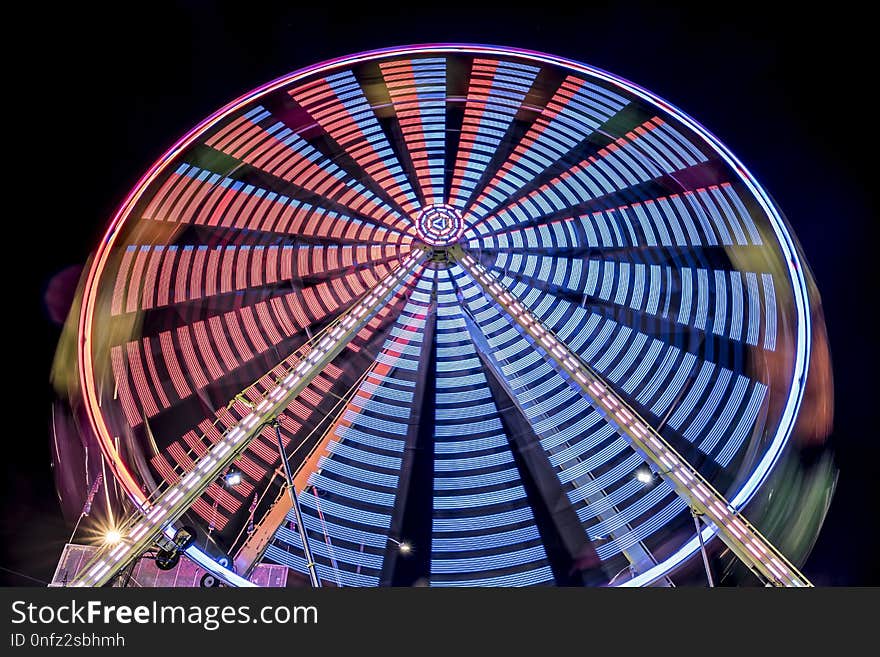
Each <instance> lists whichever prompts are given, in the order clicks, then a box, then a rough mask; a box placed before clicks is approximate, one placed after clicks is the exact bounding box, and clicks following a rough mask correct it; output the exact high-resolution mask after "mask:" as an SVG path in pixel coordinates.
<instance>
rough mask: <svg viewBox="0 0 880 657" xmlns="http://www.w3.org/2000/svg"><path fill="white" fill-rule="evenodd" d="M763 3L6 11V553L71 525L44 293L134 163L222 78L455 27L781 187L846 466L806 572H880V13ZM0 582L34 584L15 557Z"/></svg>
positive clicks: (53, 557)
mask: <svg viewBox="0 0 880 657" xmlns="http://www.w3.org/2000/svg"><path fill="white" fill-rule="evenodd" d="M37 4H39V5H40V6H36V5H37ZM119 4H123V3H119ZM771 4H772V3H763V4H759V5H754V6H749V5H747V4H743V3H704V4H702V5H694V6H692V7H689V8H688V7H679V8H668V7H667V8H659V7H658V8H655V7H652V6H650V5H647V6H642V5H640V4H639V3H636V2H625V3H619V4H617V3H605V4H602V3H599V4H587V3H583V2H578V3H577V5H578V7H579V8H578V9H577V10H571V11H562V10H552V11H551V9H550V3H547V2H537V3H532V4H531V5H530V6H528V7H527V8H515V7H509V6H506V7H497V8H489V7H476V6H474V5H473V4H469V5H463V6H452V5H450V4H445V5H442V6H439V7H436V6H435V7H430V6H428V5H425V4H419V5H418V6H409V7H405V8H404V7H396V6H392V5H390V4H383V3H364V4H361V5H360V6H359V7H358V8H357V9H355V10H349V11H346V10H343V9H332V8H329V7H331V5H332V3H329V2H326V0H324V1H323V2H322V1H320V0H319V1H317V2H312V3H311V6H310V7H308V8H303V7H297V6H294V5H293V4H292V3H291V4H288V5H287V6H270V5H267V4H263V3H260V2H252V1H249V2H239V3H234V4H228V5H227V4H223V3H219V4H218V3H207V2H191V3H176V4H171V5H160V4H158V3H148V4H146V3H145V5H144V6H143V7H141V8H139V9H136V10H135V9H132V8H131V7H128V8H126V9H125V11H124V12H123V10H121V9H109V10H107V9H101V10H98V9H90V8H88V7H84V6H81V5H79V4H77V3H74V6H73V7H66V8H63V9H56V8H54V7H52V4H51V3H45V4H43V3H34V5H35V6H34V7H32V8H30V10H29V11H30V12H31V15H29V16H27V17H26V18H25V17H22V18H18V19H15V20H6V19H4V22H5V23H6V25H7V30H8V31H11V32H13V33H17V34H16V36H18V37H20V45H18V46H16V47H15V50H14V52H12V53H10V54H8V55H7V56H6V61H5V62H4V64H5V66H4V73H5V74H6V75H5V84H4V86H5V87H6V92H5V94H4V96H5V102H4V105H5V108H6V110H7V111H6V114H7V117H6V119H4V125H3V131H2V133H3V135H4V136H3V149H4V154H5V159H6V162H7V166H6V167H5V168H6V169H7V170H6V173H5V174H4V177H5V180H4V182H5V184H4V185H3V188H2V193H3V194H4V196H5V202H4V210H5V211H4V217H3V229H4V235H5V239H4V243H3V249H4V255H5V258H4V260H5V263H6V268H7V273H6V289H7V291H8V292H9V293H10V296H9V297H7V302H6V304H5V306H6V307H5V309H4V312H3V324H4V327H5V329H6V330H5V331H4V334H5V339H4V342H5V354H6V358H5V362H4V364H5V368H4V370H5V371H4V374H5V381H6V386H5V387H6V394H5V395H4V396H3V398H2V399H3V406H4V408H3V416H4V417H6V418H9V419H11V422H9V421H7V424H6V426H5V431H3V432H2V434H0V436H2V438H0V440H2V444H3V453H2V454H3V460H4V461H5V463H4V466H5V471H6V475H5V477H4V480H3V486H4V488H5V491H4V493H3V498H2V499H3V506H4V509H3V511H2V516H0V517H2V524H3V534H2V536H0V567H2V568H4V569H12V570H15V571H19V572H22V573H24V574H27V575H30V576H32V577H35V578H37V579H42V580H48V579H49V578H50V577H51V574H52V571H53V568H54V565H55V562H56V561H57V558H58V554H59V550H60V547H61V545H62V544H63V542H64V540H65V539H66V537H67V535H68V534H69V528H66V527H65V526H64V524H63V521H62V519H61V515H60V511H59V508H58V504H57V501H56V497H55V493H54V486H53V483H52V476H51V470H50V452H49V440H50V437H49V428H48V424H49V404H50V400H51V394H50V388H49V384H48V378H49V368H50V365H51V360H52V356H53V353H54V349H55V344H56V342H57V339H58V334H59V329H58V327H57V326H56V325H54V324H52V322H50V321H49V319H48V315H47V312H46V310H45V305H44V301H43V298H44V294H45V290H46V285H47V282H48V281H49V279H50V278H51V277H52V276H53V275H54V274H56V273H57V272H58V271H60V270H62V269H64V268H65V267H66V266H68V265H72V264H77V263H83V262H84V261H85V259H86V257H87V256H88V254H89V252H90V250H91V249H92V248H93V246H94V245H95V244H96V243H97V241H98V239H99V238H100V235H101V233H102V232H103V229H104V227H105V225H106V223H107V222H108V221H109V218H110V217H111V216H112V214H113V212H114V211H115V209H116V206H117V205H118V204H119V203H120V202H121V200H122V199H123V198H124V196H125V195H126V194H127V193H128V191H129V189H130V188H131V187H132V186H133V185H134V183H135V182H136V180H137V179H138V178H139V177H140V175H141V174H142V173H143V171H144V170H146V169H147V168H148V167H149V165H150V164H151V163H152V162H153V161H154V160H155V159H156V158H157V157H159V156H160V155H161V154H162V153H163V152H164V150H165V149H166V148H168V147H169V146H170V145H171V144H172V143H173V142H174V141H176V139H177V138H178V137H179V136H180V135H182V134H183V133H184V132H186V131H187V130H188V129H189V128H191V127H192V126H193V125H195V124H196V123H197V122H198V121H199V120H201V119H202V118H204V117H205V116H206V115H208V114H209V113H211V112H212V111H214V110H215V109H217V108H218V107H220V106H221V105H223V104H225V103H226V102H228V101H229V100H231V99H233V98H234V97H237V96H238V95H240V94H241V93H243V92H245V91H248V90H250V89H252V88H254V87H256V86H258V85H259V84H261V83H263V82H265V81H267V80H269V79H272V78H275V77H277V76H279V75H282V74H284V73H287V72H289V71H292V70H295V69H297V68H301V67H303V66H306V65H309V64H312V63H315V62H318V61H321V60H325V59H328V58H331V57H335V56H339V55H344V54H348V53H353V52H357V51H360V50H365V49H370V48H378V47H384V46H390V45H400V44H408V43H424V42H439V41H446V42H470V43H490V44H499V45H510V46H518V47H523V48H531V49H536V50H541V51H545V52H548V53H552V54H558V55H562V56H566V57H570V58H572V59H576V60H580V61H584V62H587V63H589V64H592V65H595V66H598V67H600V68H604V69H607V70H609V71H612V72H614V73H616V74H618V75H621V76H623V77H625V78H628V79H630V80H632V81H634V82H636V83H638V84H640V85H642V86H644V87H646V88H648V89H650V90H651V91H653V92H655V93H657V94H659V95H660V96H661V97H664V98H667V99H669V100H670V101H671V102H673V103H674V104H675V105H677V106H678V107H680V108H682V109H683V110H684V111H685V112H687V113H689V114H690V115H691V116H694V117H695V118H697V119H698V120H699V121H700V122H702V123H703V124H704V125H705V126H706V127H707V128H708V129H709V130H710V131H712V132H713V133H715V134H716V135H718V136H719V137H720V138H721V140H722V141H723V142H724V143H725V144H727V146H729V147H730V148H731V150H733V152H734V153H736V154H737V156H738V157H739V158H740V159H742V160H743V161H744V162H745V163H746V165H747V166H748V167H749V168H750V169H751V171H752V172H753V173H754V174H755V176H756V177H757V178H758V180H760V181H761V182H762V183H763V184H764V186H765V187H766V188H767V190H768V191H769V192H770V193H771V195H772V196H773V197H774V198H775V199H776V201H777V202H778V203H779V205H780V206H781V207H782V208H783V210H784V212H785V213H786V216H787V217H788V219H789V221H790V223H791V224H792V226H793V227H794V230H795V232H796V234H797V236H798V238H799V240H800V242H801V244H802V246H803V248H804V250H805V252H806V255H807V259H808V261H809V263H810V265H811V267H812V269H813V272H814V274H815V277H816V280H817V283H818V285H819V289H820V291H821V293H822V299H823V302H824V306H825V313H826V321H827V325H828V333H829V338H830V342H831V351H832V358H833V362H834V374H835V401H836V409H835V430H834V435H833V443H834V446H835V452H836V457H837V462H838V465H839V467H840V480H839V484H838V491H837V495H836V496H835V499H834V502H833V504H832V507H831V512H830V515H829V517H828V519H827V521H826V524H825V527H824V529H823V532H822V534H821V535H820V538H819V541H818V543H817V545H816V548H815V550H814V552H813V554H812V556H811V557H810V559H809V561H808V562H807V564H806V566H805V572H806V574H807V575H808V576H809V577H810V578H812V579H813V581H814V582H815V583H817V584H832V585H864V584H874V585H876V584H880V574H878V568H877V566H876V554H875V551H876V548H877V541H876V538H877V534H878V532H877V529H876V523H877V521H878V519H880V514H878V512H877V502H878V500H880V495H878V494H877V489H878V485H880V482H878V481H877V479H878V477H877V471H878V468H880V463H878V458H877V457H878V449H877V442H878V432H877V429H876V421H875V418H876V417H877V415H878V409H877V404H876V401H875V399H874V397H875V396H876V391H877V387H876V372H877V370H876V368H875V367H874V364H875V362H876V358H874V354H875V353H876V338H875V335H876V330H875V324H874V323H873V321H872V316H873V314H874V310H873V309H874V307H875V303H876V299H877V293H876V283H877V276H876V273H875V267H874V265H875V262H874V259H875V258H876V255H875V254H874V253H872V251H873V250H874V248H875V245H874V243H873V241H872V240H871V238H870V237H869V223H874V219H875V214H874V211H873V207H871V206H872V202H873V199H872V198H870V196H872V195H871V194H870V192H869V182H868V181H869V180H871V179H873V178H874V176H875V168H876V161H875V160H874V157H875V154H876V152H877V139H876V132H877V129H878V128H877V123H876V113H877V108H876V106H875V104H874V103H873V102H872V101H871V100H869V96H870V95H871V93H872V92H874V86H875V85H876V78H877V73H876V70H875V69H874V65H875V63H876V59H877V57H876V40H877V37H876V35H873V34H871V33H870V28H871V25H872V21H871V20H869V18H868V17H867V16H863V15H860V13H859V10H858V9H857V8H855V7H847V6H846V5H845V4H843V3H839V2H838V3H832V4H830V5H827V6H823V11H822V12H821V13H812V12H810V11H808V10H806V9H798V10H792V11H784V10H781V9H780V10H771V9H770V7H771ZM785 4H788V3H785ZM805 6H806V5H802V7H805ZM871 191H873V189H872V190H871ZM874 231H876V228H875V229H874ZM874 231H872V232H874ZM869 335H870V336H871V337H872V338H874V339H873V340H872V341H871V343H870V344H869V340H868V336H869ZM0 582H6V583H8V584H13V585H27V584H29V583H30V584H33V583H34V582H32V581H30V580H27V579H25V578H23V577H20V576H18V575H13V574H11V573H10V572H8V571H7V570H0Z"/></svg>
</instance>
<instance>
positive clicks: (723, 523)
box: [449, 246, 812, 586]
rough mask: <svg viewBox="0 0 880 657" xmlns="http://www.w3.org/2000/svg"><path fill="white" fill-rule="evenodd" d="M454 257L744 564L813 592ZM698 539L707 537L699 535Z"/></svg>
mask: <svg viewBox="0 0 880 657" xmlns="http://www.w3.org/2000/svg"><path fill="white" fill-rule="evenodd" d="M449 256H450V257H451V259H453V260H454V261H456V262H457V263H458V264H459V265H460V266H461V267H462V268H463V269H464V270H465V271H466V272H467V273H468V274H469V275H470V276H471V278H473V280H474V281H475V282H476V283H477V284H478V285H479V287H480V288H482V290H483V292H484V293H485V294H487V295H488V296H489V297H491V298H492V299H493V300H494V301H495V302H496V303H497V304H498V305H499V306H500V307H501V309H502V310H503V311H504V312H505V313H506V314H507V315H508V316H509V317H510V318H511V319H512V320H513V321H514V322H515V323H516V324H517V325H518V326H519V327H520V328H521V329H522V331H523V332H524V333H525V334H526V335H527V336H528V337H529V338H530V339H531V340H532V342H533V343H534V344H535V346H536V347H537V348H539V350H540V351H541V352H543V354H544V357H545V358H547V359H548V360H550V361H551V363H552V364H554V366H555V367H556V369H557V370H558V371H559V372H560V373H562V374H563V375H564V376H565V377H566V378H568V379H569V380H570V381H571V382H572V383H573V384H574V385H575V386H576V387H577V388H579V389H580V390H581V392H582V393H583V394H584V395H585V396H586V397H588V399H589V400H590V402H591V403H592V404H593V406H594V407H595V408H596V409H597V410H599V411H600V412H601V413H603V414H604V415H605V418H606V419H607V420H608V421H609V422H611V423H612V424H614V425H615V426H616V427H617V428H618V430H619V432H620V435H621V436H622V437H623V438H624V439H626V440H627V441H628V442H629V443H630V445H631V446H632V448H633V449H634V450H635V451H636V452H637V453H639V454H640V455H641V456H643V457H644V458H645V459H646V460H647V461H649V462H651V463H652V464H653V465H654V466H655V467H656V468H657V471H658V472H659V473H660V474H661V475H662V476H665V477H666V479H667V480H668V481H669V483H670V484H671V485H672V486H673V488H674V489H675V491H676V493H677V494H678V495H679V497H681V498H682V499H683V500H685V502H687V504H688V506H689V507H691V508H693V509H695V511H696V512H697V513H698V514H700V515H702V516H704V518H705V519H706V520H707V522H709V523H712V524H713V525H714V526H715V528H716V529H717V532H718V536H719V537H720V538H721V540H722V541H724V543H725V544H726V545H727V546H728V547H729V548H730V549H731V551H732V552H733V553H734V554H735V555H736V556H737V557H738V558H739V559H740V560H741V561H742V562H743V563H745V564H746V565H747V566H748V567H749V568H751V569H752V570H753V571H754V572H755V573H756V574H758V575H759V576H760V577H761V578H762V579H764V580H766V581H768V582H770V583H772V584H773V585H774V586H812V584H811V583H810V581H809V580H808V579H807V578H806V577H804V575H802V574H801V573H800V571H798V569H797V568H796V567H795V566H794V565H793V564H792V563H791V562H789V561H788V559H787V558H786V557H785V555H783V554H782V553H781V552H780V551H779V550H777V549H776V548H775V547H774V546H773V545H772V544H771V543H770V541H768V540H767V539H766V538H764V536H762V535H761V533H760V532H759V531H758V530H757V529H756V528H755V527H754V526H753V525H751V524H750V523H749V521H748V520H746V519H745V517H743V515H742V514H741V513H740V512H739V511H738V510H737V509H735V508H734V507H733V506H732V505H731V504H730V503H729V502H728V501H727V500H726V499H725V498H724V496H723V495H722V494H721V493H719V492H718V491H717V490H715V488H713V487H712V485H711V484H710V483H709V482H708V481H707V480H706V479H705V478H704V477H703V476H702V475H701V474H700V473H699V472H698V471H697V469H696V468H694V467H693V466H691V465H690V464H689V463H688V462H687V461H686V460H685V459H684V458H683V457H682V456H681V455H680V454H679V453H678V452H677V451H676V450H675V449H674V448H673V447H672V446H671V445H670V444H669V443H668V442H667V441H666V440H665V439H664V438H663V437H662V436H661V435H660V434H659V433H658V432H657V430H656V429H654V428H653V427H652V426H651V425H650V424H648V422H646V421H645V420H644V419H643V418H642V417H640V416H639V414H638V413H637V412H636V411H635V410H634V409H633V408H632V407H631V406H629V404H627V403H626V401H625V400H624V399H623V398H622V397H620V395H618V394H617V392H616V391H615V390H614V389H613V388H612V387H611V385H610V384H608V383H606V382H605V380H604V379H603V378H602V377H600V376H599V375H598V374H596V373H595V372H594V371H593V370H592V369H591V368H590V367H589V366H588V365H587V364H586V363H584V362H583V361H581V359H580V357H579V356H578V355H577V354H576V353H574V352H572V351H571V350H570V349H569V348H568V346H567V345H566V344H565V343H563V342H562V341H561V340H559V339H557V338H556V336H555V335H553V333H552V332H551V331H549V330H548V329H547V328H546V327H545V326H544V325H543V324H542V323H541V321H540V320H539V319H538V318H537V317H536V316H535V315H533V314H532V313H531V311H529V310H528V309H527V308H526V307H525V306H524V305H523V304H522V303H521V302H520V301H519V300H517V299H516V297H514V295H513V294H511V293H510V292H509V291H508V290H507V289H506V288H505V287H504V286H503V285H502V284H501V283H500V282H499V281H498V279H497V278H496V277H495V276H494V275H493V274H491V273H490V272H489V271H488V270H487V269H486V268H485V267H484V266H483V265H482V264H480V263H479V262H477V261H476V259H474V257H473V256H471V255H470V254H467V253H465V252H464V250H463V249H462V248H461V247H460V246H454V247H451V248H450V249H449ZM698 534H699V535H700V536H702V533H701V532H699V531H698Z"/></svg>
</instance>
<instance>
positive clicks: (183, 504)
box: [70, 250, 425, 586]
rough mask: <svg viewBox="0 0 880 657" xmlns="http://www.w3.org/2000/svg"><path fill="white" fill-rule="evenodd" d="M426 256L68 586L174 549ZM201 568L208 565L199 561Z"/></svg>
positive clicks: (391, 279)
mask: <svg viewBox="0 0 880 657" xmlns="http://www.w3.org/2000/svg"><path fill="white" fill-rule="evenodd" d="M424 257H425V252H424V251H422V250H418V251H417V252H414V253H412V254H410V255H409V256H407V257H406V258H405V259H404V260H403V261H402V263H401V265H400V267H398V268H397V269H396V270H395V271H393V272H392V273H391V274H389V275H388V276H387V277H386V278H385V279H384V280H382V281H380V282H379V283H378V284H377V285H376V287H375V288H373V289H372V290H371V291H370V292H368V293H367V294H366V296H365V297H364V298H363V299H362V300H361V301H360V302H359V303H358V304H357V305H355V306H354V307H353V308H352V309H351V310H349V311H348V312H347V313H346V314H345V315H344V316H343V317H342V318H341V321H339V323H338V325H337V327H336V329H334V330H333V331H332V332H331V333H330V337H325V338H324V339H322V340H321V341H319V342H318V344H316V345H315V346H314V347H313V348H312V350H311V351H310V352H309V355H308V356H307V357H306V359H305V360H303V361H299V364H298V365H297V366H296V368H295V369H294V370H293V371H292V372H291V373H289V374H287V376H285V377H284V378H283V379H280V377H279V379H280V380H279V381H278V382H277V384H276V386H275V388H274V389H273V390H272V391H271V392H270V393H268V394H267V395H266V397H267V398H268V400H270V401H267V400H266V399H263V400H262V401H261V402H260V403H259V404H258V405H256V406H255V408H254V411H252V412H251V413H249V414H248V415H247V416H245V417H244V418H243V419H242V420H241V421H240V422H239V423H238V424H237V425H236V426H234V427H232V428H230V429H229V430H228V431H227V432H225V433H224V434H223V435H222V436H221V438H220V439H219V440H218V441H217V442H216V443H215V444H214V445H213V447H211V449H210V450H208V452H207V453H206V454H205V455H204V456H203V457H202V458H201V459H199V461H198V462H197V463H195V464H194V466H193V468H192V470H190V472H189V473H188V474H186V475H185V476H184V477H183V478H182V479H180V480H179V481H178V482H177V483H175V484H173V485H171V486H169V487H168V488H167V489H165V490H164V491H163V492H162V493H161V494H160V495H158V496H157V497H156V498H155V499H154V500H153V502H152V505H150V504H149V503H145V504H144V506H143V507H142V510H141V511H140V512H136V513H135V514H133V515H132V516H130V517H129V519H128V520H127V521H126V522H125V523H123V525H122V527H121V528H120V534H121V536H122V539H121V542H119V543H118V544H116V545H104V546H102V547H100V548H99V549H98V550H97V552H96V553H95V555H94V556H93V557H92V559H91V561H89V563H88V564H86V566H85V567H84V568H83V569H82V570H81V571H80V572H79V574H78V575H77V576H76V577H75V578H74V579H73V580H72V581H71V582H70V586H103V585H105V584H107V583H108V582H110V581H111V580H112V579H113V577H115V575H116V574H117V573H118V572H120V571H121V570H122V569H124V568H125V567H126V566H128V565H129V564H130V563H131V562H132V561H134V560H135V559H137V558H138V557H139V556H140V555H141V554H143V552H144V551H145V550H146V549H148V548H149V547H150V546H151V545H153V544H154V543H156V542H157V541H158V542H159V544H160V545H161V546H162V547H170V545H169V541H168V540H166V539H165V538H162V535H163V534H164V535H165V536H166V537H167V539H170V538H172V537H173V535H174V531H173V528H172V524H173V523H174V522H175V521H176V520H177V519H179V518H180V517H181V516H182V515H183V514H184V513H186V512H187V510H188V509H189V508H190V506H191V505H192V504H193V502H195V500H196V499H198V498H199V497H200V496H201V495H202V493H204V492H205V490H206V489H207V488H208V486H210V485H211V484H212V483H213V482H215V481H216V480H217V478H218V477H219V476H220V475H221V474H222V473H223V472H224V471H225V470H226V469H227V468H228V467H229V465H230V464H231V463H232V462H233V461H234V460H235V459H236V458H238V456H239V455H240V454H241V453H242V452H243V451H244V450H245V449H247V447H248V445H249V444H250V442H251V441H252V440H253V439H254V438H255V437H256V436H257V434H258V433H259V432H260V431H261V430H262V428H263V426H264V425H265V424H266V423H267V422H269V421H271V420H272V419H273V418H275V417H276V416H277V415H278V414H280V413H281V412H282V411H283V410H284V409H285V408H286V407H287V405H288V404H290V402H291V401H292V400H293V399H294V398H295V397H296V396H297V395H299V394H300V393H301V392H302V391H303V390H304V389H305V388H306V387H307V386H308V385H309V384H310V383H311V382H312V379H314V377H315V376H317V375H318V374H320V373H321V371H322V370H323V369H324V368H325V367H326V366H327V365H328V364H329V363H330V362H331V361H332V360H333V359H334V358H336V356H337V355H339V353H340V352H341V351H342V350H343V349H344V348H345V346H346V345H347V344H348V343H349V342H350V341H351V340H352V338H354V336H355V335H356V334H357V333H358V332H359V331H360V330H361V329H362V328H363V327H364V326H365V325H366V324H367V322H369V321H370V320H371V319H372V318H373V317H374V316H375V314H376V313H377V312H379V310H381V309H382V308H383V307H384V306H385V304H386V303H387V301H388V299H389V298H390V297H391V296H392V295H393V293H394V292H395V290H397V288H398V287H399V286H400V285H401V284H402V283H403V282H404V280H405V279H406V277H407V276H408V275H409V274H410V273H411V272H412V271H413V270H414V269H415V268H416V266H417V265H418V264H419V263H420V262H421V261H422V260H423V259H424ZM257 409H261V410H257ZM203 556H204V555H203ZM206 561H210V560H209V559H206ZM199 565H202V566H204V565H205V564H204V562H203V561H202V560H199ZM215 565H216V564H215ZM211 572H213V574H215V575H217V576H218V577H220V578H221V579H223V580H224V581H227V583H232V584H235V585H241V583H242V582H246V580H243V578H234V579H233V578H230V577H229V576H228V575H229V574H228V572H227V571H226V570H225V569H222V568H219V569H217V572H214V571H211ZM231 579H232V580H233V581H230V580H231Z"/></svg>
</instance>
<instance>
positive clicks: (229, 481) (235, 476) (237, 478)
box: [226, 470, 241, 486]
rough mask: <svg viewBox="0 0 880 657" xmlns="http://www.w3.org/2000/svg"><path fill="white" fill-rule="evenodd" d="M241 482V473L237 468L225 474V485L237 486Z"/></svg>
mask: <svg viewBox="0 0 880 657" xmlns="http://www.w3.org/2000/svg"><path fill="white" fill-rule="evenodd" d="M240 483H241V473H240V472H239V471H238V470H233V471H232V472H230V473H229V474H227V475H226V485H227V486H238V485H239V484H240Z"/></svg>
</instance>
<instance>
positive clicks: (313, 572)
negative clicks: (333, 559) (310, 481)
mask: <svg viewBox="0 0 880 657" xmlns="http://www.w3.org/2000/svg"><path fill="white" fill-rule="evenodd" d="M272 426H273V427H275V437H276V438H277V439H278V452H279V453H280V454H281V465H283V466H284V478H285V479H286V480H287V494H288V495H290V503H291V505H292V506H293V514H294V516H296V529H297V531H299V536H300V538H301V539H302V544H303V554H304V555H305V558H306V567H307V568H308V569H309V580H310V581H311V583H312V587H313V588H320V587H321V580H320V579H319V578H318V571H317V569H316V568H315V560H314V559H313V558H312V550H311V548H310V547H309V536H308V533H307V532H306V528H305V525H303V519H302V512H301V511H300V509H299V500H298V499H297V497H296V488H294V486H293V473H291V471H290V463H288V461H287V454H285V453H284V442H283V441H282V440H281V423H280V422H279V421H278V418H275V419H274V420H273V421H272Z"/></svg>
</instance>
